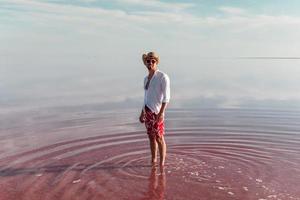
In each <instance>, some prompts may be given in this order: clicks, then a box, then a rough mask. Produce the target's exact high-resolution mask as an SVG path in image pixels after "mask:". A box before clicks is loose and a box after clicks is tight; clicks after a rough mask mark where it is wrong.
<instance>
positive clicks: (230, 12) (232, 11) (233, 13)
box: [219, 6, 246, 15]
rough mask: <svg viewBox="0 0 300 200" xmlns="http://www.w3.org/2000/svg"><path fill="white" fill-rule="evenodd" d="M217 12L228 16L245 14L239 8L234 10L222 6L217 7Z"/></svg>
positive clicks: (233, 8)
mask: <svg viewBox="0 0 300 200" xmlns="http://www.w3.org/2000/svg"><path fill="white" fill-rule="evenodd" d="M219 10H220V11H222V12H224V13H226V14H230V15H242V14H245V13H246V11H245V10H244V9H241V8H236V7H227V6H222V7H219Z"/></svg>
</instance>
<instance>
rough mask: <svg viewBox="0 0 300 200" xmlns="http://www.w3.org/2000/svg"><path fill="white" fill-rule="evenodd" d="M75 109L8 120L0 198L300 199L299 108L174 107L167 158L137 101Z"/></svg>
mask: <svg viewBox="0 0 300 200" xmlns="http://www.w3.org/2000/svg"><path fill="white" fill-rule="evenodd" d="M51 116H55V115H53V114H51ZM72 116H73V117H71V116H64V117H60V118H57V117H54V118H47V117H46V116H45V117H41V118H38V119H39V120H41V121H36V123H32V124H29V125H27V127H26V128H24V129H22V127H20V126H16V127H7V128H6V129H1V132H3V134H2V135H4V136H5V137H4V136H3V138H2V143H3V144H4V143H6V144H7V142H9V143H10V144H11V145H12V147H15V149H18V150H17V151H16V152H12V151H11V150H10V151H8V150H7V148H5V147H6V146H3V147H1V148H0V150H1V152H3V153H2V154H1V155H0V156H1V157H0V158H1V160H0V176H1V179H0V199H8V200H9V199H30V200H34V199H49V200H50V199H221V200H226V199H228V200H229V199H245V200H247V199H249V200H252V199H261V200H262V199H282V200H285V199H300V189H299V183H300V167H299V166H300V156H299V155H300V133H299V131H300V123H299V122H300V113H299V112H297V111H274V110H241V109H201V110H170V111H169V112H168V115H167V119H166V128H167V131H166V142H167V146H168V151H167V161H166V166H165V167H164V168H159V167H152V166H151V165H150V151H149V144H148V138H147V135H146V133H145V130H144V127H143V125H142V124H139V123H138V122H137V121H136V120H137V119H136V117H135V116H136V114H135V113H134V112H133V111H126V112H123V113H122V114H121V115H116V114H115V113H105V114H103V113H96V114H95V113H93V114H91V113H90V114H89V113H85V114H84V115H78V113H75V114H74V113H72ZM74 116H77V117H74ZM28 130H29V132H28V133H27V132H26V131H28ZM37 130H39V131H37ZM22 131H24V132H23V134H22V135H21V134H20V135H18V133H21V132H22ZM10 133H11V134H10ZM24 140H25V141H24ZM31 141H34V142H36V143H35V145H36V146H34V145H33V146H32V143H30V142H31Z"/></svg>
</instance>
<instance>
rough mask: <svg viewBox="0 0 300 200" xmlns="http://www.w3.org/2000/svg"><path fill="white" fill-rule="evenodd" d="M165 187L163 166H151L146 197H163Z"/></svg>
mask: <svg viewBox="0 0 300 200" xmlns="http://www.w3.org/2000/svg"><path fill="white" fill-rule="evenodd" d="M165 188H166V175H165V169H164V167H161V168H160V169H158V168H157V167H152V168H151V173H150V176H149V187H148V194H147V196H148V198H147V199H153V200H154V199H155V200H156V199H158V200H159V199H164V196H165Z"/></svg>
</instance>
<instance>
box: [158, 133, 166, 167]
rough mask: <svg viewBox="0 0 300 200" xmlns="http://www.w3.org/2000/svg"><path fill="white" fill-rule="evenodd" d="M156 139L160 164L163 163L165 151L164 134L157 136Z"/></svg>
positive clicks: (162, 164)
mask: <svg viewBox="0 0 300 200" xmlns="http://www.w3.org/2000/svg"><path fill="white" fill-rule="evenodd" d="M156 141H157V143H158V149H159V156H160V166H164V165H165V160H166V153H167V145H166V142H165V138H164V136H161V137H157V138H156Z"/></svg>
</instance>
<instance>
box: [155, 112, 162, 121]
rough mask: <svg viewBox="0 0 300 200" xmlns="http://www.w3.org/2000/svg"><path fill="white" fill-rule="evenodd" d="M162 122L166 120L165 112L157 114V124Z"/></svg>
mask: <svg viewBox="0 0 300 200" xmlns="http://www.w3.org/2000/svg"><path fill="white" fill-rule="evenodd" d="M162 120H164V113H163V112H159V113H158V114H157V116H156V121H157V122H160V121H162Z"/></svg>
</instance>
